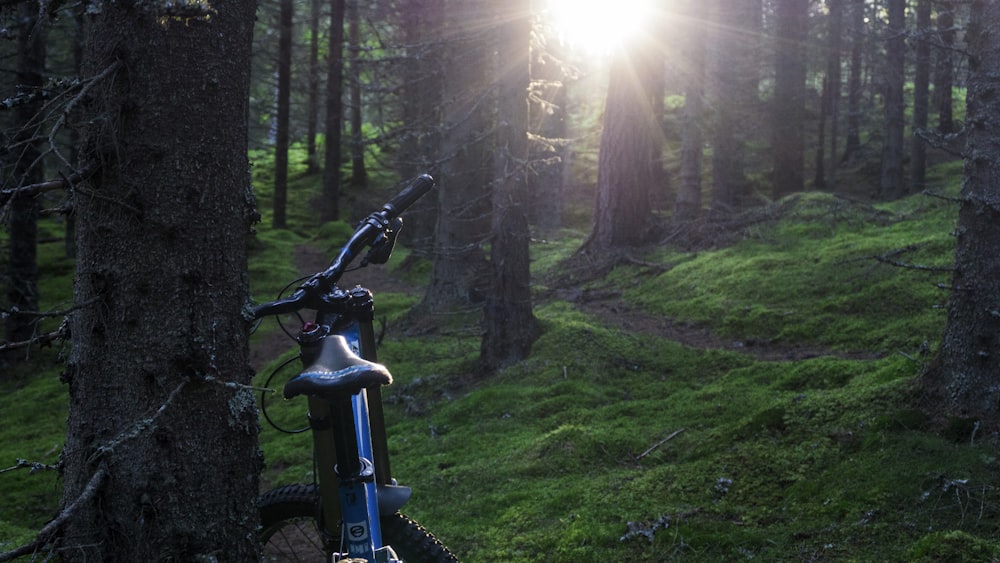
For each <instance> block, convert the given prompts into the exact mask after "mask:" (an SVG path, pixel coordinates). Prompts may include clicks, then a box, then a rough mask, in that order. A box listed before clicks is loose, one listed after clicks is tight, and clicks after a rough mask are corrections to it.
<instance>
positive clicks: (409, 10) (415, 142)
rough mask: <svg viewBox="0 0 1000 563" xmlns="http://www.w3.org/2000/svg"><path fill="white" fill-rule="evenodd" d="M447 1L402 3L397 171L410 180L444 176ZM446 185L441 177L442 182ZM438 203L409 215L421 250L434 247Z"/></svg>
mask: <svg viewBox="0 0 1000 563" xmlns="http://www.w3.org/2000/svg"><path fill="white" fill-rule="evenodd" d="M443 4H444V2H443V0H405V1H404V2H402V3H401V4H400V12H401V18H402V19H403V20H404V21H406V22H407V25H406V26H404V27H403V30H402V31H403V41H404V42H405V44H406V46H407V47H406V58H407V62H406V64H404V65H403V68H402V70H401V72H402V76H403V95H404V96H405V100H406V101H405V103H403V104H402V108H401V110H402V127H403V131H402V134H401V139H400V142H399V157H398V158H397V160H396V166H397V169H398V170H399V173H400V175H401V176H402V177H404V178H409V177H412V176H416V175H418V174H422V173H425V172H429V173H431V174H433V175H434V176H435V177H438V176H440V174H438V172H439V169H438V159H440V158H442V151H441V129H440V127H441V122H442V117H441V116H442V97H443V93H444V90H443V84H444V82H443V74H442V73H443V72H444V69H443V66H444V61H445V60H446V59H447V55H446V53H445V49H446V48H445V47H444V46H443V42H442V41H440V40H439V38H440V37H441V35H442V27H443V26H442V23H443V22H444V15H443V10H444V5H443ZM438 179H439V180H440V178H438ZM438 212H439V209H438V204H437V201H435V198H431V197H425V198H422V199H420V200H419V201H417V203H416V204H414V206H413V207H411V208H410V210H409V211H408V212H407V213H406V233H407V234H406V238H407V240H408V241H410V242H411V244H413V245H414V246H415V247H416V248H430V247H432V246H433V244H434V243H433V241H434V237H435V234H434V233H435V228H436V224H437V220H438Z"/></svg>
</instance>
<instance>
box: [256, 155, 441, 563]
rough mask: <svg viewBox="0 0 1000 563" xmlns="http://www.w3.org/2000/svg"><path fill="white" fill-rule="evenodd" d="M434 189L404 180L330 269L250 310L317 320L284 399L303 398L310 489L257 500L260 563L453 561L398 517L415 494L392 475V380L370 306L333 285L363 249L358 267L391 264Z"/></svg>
mask: <svg viewBox="0 0 1000 563" xmlns="http://www.w3.org/2000/svg"><path fill="white" fill-rule="evenodd" d="M433 187H434V180H433V178H431V177H430V176H428V175H426V174H424V175H422V176H418V177H416V178H413V179H412V180H410V181H409V182H407V183H406V185H405V187H404V188H403V189H402V190H401V191H400V192H399V193H398V194H397V195H396V196H395V197H393V198H392V199H391V200H390V201H389V202H388V203H386V204H385V205H384V206H383V207H382V209H381V210H379V211H376V212H373V213H371V214H370V215H368V217H367V218H366V219H364V220H363V221H362V222H361V223H360V224H359V225H358V227H357V229H356V230H355V232H354V234H353V235H352V236H351V237H350V239H349V240H348V242H347V243H346V244H345V245H344V246H343V248H341V250H340V252H339V253H338V255H337V256H336V258H335V259H334V260H333V262H332V263H331V264H330V266H329V267H328V268H327V269H326V270H324V271H322V272H317V273H316V274H313V275H312V276H310V277H308V279H306V281H305V282H304V283H302V284H301V285H300V286H299V287H298V289H296V290H295V291H294V292H293V293H292V294H291V295H290V296H288V297H284V298H280V297H279V298H278V299H277V300H275V301H271V302H268V303H264V304H262V305H259V306H257V307H255V308H254V309H253V311H252V315H253V318H254V319H256V320H259V319H262V318H263V317H265V316H270V315H284V314H289V313H295V314H298V313H299V311H301V310H314V311H315V312H316V314H315V320H314V321H308V322H304V323H303V325H302V328H301V329H300V330H299V331H298V333H297V334H295V335H294V336H293V338H295V340H296V341H297V342H298V344H299V347H300V357H301V359H302V363H303V366H304V369H303V370H302V372H301V373H300V374H298V375H297V376H295V377H293V378H291V379H289V380H288V381H287V382H286V383H285V385H284V392H283V394H284V397H285V398H286V399H290V398H292V397H295V396H299V395H304V396H306V397H307V400H308V405H309V413H308V428H307V429H308V430H310V431H311V432H312V437H313V453H314V483H311V484H300V485H287V486H284V487H280V488H277V489H274V490H271V491H269V492H267V493H265V494H264V495H263V496H262V497H261V499H260V518H261V526H262V529H261V536H260V539H261V543H262V545H263V546H264V560H266V561H300V560H301V561H319V560H322V561H348V560H350V561H352V562H353V561H368V562H376V561H377V562H379V563H398V562H401V561H402V562H405V563H446V562H455V561H457V558H456V557H455V555H454V554H453V553H452V552H451V551H450V550H448V548H446V547H445V546H444V545H443V544H442V543H441V542H440V541H438V540H437V538H435V537H434V536H433V535H432V534H431V533H430V532H428V531H427V530H426V529H424V528H423V527H422V526H420V525H419V524H417V523H416V522H415V521H413V520H412V519H410V518H408V517H407V516H405V515H403V514H402V513H400V512H399V509H400V508H402V506H403V505H404V504H405V503H406V502H407V500H408V499H409V497H410V492H411V491H410V489H409V488H408V487H403V486H400V485H398V484H397V483H396V481H395V480H394V479H393V478H392V476H391V472H390V466H389V455H388V445H387V441H386V428H385V420H384V415H383V410H382V392H381V387H382V386H383V385H388V384H390V383H391V382H392V375H391V374H390V373H389V371H388V370H387V369H386V368H385V366H383V365H381V364H379V363H377V355H376V350H375V348H376V340H375V334H374V329H373V324H372V321H373V319H374V298H373V295H372V293H371V292H370V291H369V290H367V289H365V288H362V287H360V286H356V287H354V288H352V289H348V290H345V289H342V288H340V287H339V286H338V285H337V284H338V282H339V281H340V278H341V276H342V275H343V274H344V273H345V272H346V271H347V267H348V265H350V263H351V262H352V261H353V260H354V259H355V258H356V257H357V256H358V255H359V254H360V253H361V252H362V251H364V250H366V249H367V250H368V252H367V254H366V255H365V257H364V258H363V259H362V261H361V266H360V267H364V266H367V265H369V264H384V263H385V262H386V261H388V259H389V255H390V254H391V252H392V250H393V246H394V244H395V241H396V236H397V235H398V233H399V229H400V228H401V226H402V218H401V217H400V214H401V213H402V212H403V211H404V210H405V209H406V208H408V207H409V206H410V205H412V204H413V203H414V202H415V201H416V200H417V199H419V198H420V197H421V196H422V195H424V194H425V193H426V192H428V191H429V190H430V189H431V188H433ZM293 283H294V282H293ZM299 318H300V319H301V315H300V316H299ZM286 332H288V331H286ZM289 335H290V336H292V335H291V334H289ZM272 375H273V374H272ZM261 399H262V403H261V404H262V410H263V404H264V403H263V399H264V397H263V396H262V398H261ZM264 414H265V418H267V413H266V411H265V413H264ZM268 420H269V421H270V419H268ZM272 424H273V422H272Z"/></svg>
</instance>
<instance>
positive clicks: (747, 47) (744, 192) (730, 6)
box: [708, 0, 762, 214]
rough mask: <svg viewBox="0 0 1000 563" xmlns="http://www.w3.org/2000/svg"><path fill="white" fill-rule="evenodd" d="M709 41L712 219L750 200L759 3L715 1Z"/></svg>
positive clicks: (755, 113) (751, 0)
mask: <svg viewBox="0 0 1000 563" xmlns="http://www.w3.org/2000/svg"><path fill="white" fill-rule="evenodd" d="M711 5H712V6H713V16H712V29H713V36H712V38H711V39H710V40H709V45H710V48H711V49H712V50H711V52H710V53H709V57H710V60H711V62H710V64H709V76H708V81H709V84H708V87H709V103H710V105H711V107H712V108H713V109H714V111H715V119H714V122H713V129H712V133H711V137H710V139H709V143H710V144H711V146H712V203H711V210H712V212H713V213H723V214H725V213H732V212H734V211H738V210H739V209H740V208H742V207H743V206H744V205H745V204H746V203H747V201H748V200H749V197H750V186H749V182H748V181H747V177H746V165H747V162H746V161H747V141H748V137H749V135H750V134H751V132H752V131H753V130H754V129H755V128H756V127H757V126H756V125H754V122H755V121H756V120H757V113H758V110H759V108H758V107H757V105H758V94H757V91H758V87H759V81H760V75H759V72H760V71H759V69H758V62H757V58H758V54H759V49H758V38H759V37H760V32H761V9H762V6H761V0H741V1H739V2H732V1H730V0H714V1H713V2H712V4H711Z"/></svg>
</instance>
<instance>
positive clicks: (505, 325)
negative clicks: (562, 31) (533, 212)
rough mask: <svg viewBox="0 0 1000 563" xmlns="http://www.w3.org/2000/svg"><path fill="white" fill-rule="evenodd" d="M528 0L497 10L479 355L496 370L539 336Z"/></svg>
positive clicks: (514, 359) (516, 358) (518, 357)
mask: <svg viewBox="0 0 1000 563" xmlns="http://www.w3.org/2000/svg"><path fill="white" fill-rule="evenodd" d="M530 8H531V5H530V1H529V0H520V1H519V2H510V3H507V4H505V5H504V9H502V10H500V11H499V12H500V13H499V14H498V16H499V17H498V21H499V22H500V23H499V27H500V29H499V34H498V36H499V37H498V44H497V63H496V66H495V68H496V70H497V86H498V92H497V95H498V100H497V102H498V103H497V122H498V124H499V125H498V127H497V151H496V152H497V157H496V174H495V176H496V180H495V182H496V187H495V188H494V190H493V220H492V235H491V237H490V241H491V245H490V270H491V272H492V275H491V276H490V279H491V281H492V285H491V286H490V292H489V295H487V297H486V307H485V311H484V326H485V328H486V331H485V334H483V340H482V346H481V347H480V354H479V360H480V363H481V364H482V366H483V367H484V368H485V369H487V370H495V369H499V368H501V367H504V366H507V365H510V364H513V363H515V362H518V361H520V360H523V359H524V358H526V357H527V356H528V353H529V352H531V345H532V344H533V343H534V341H535V339H536V338H537V337H538V321H537V320H536V319H535V315H534V314H533V313H532V310H531V287H530V285H531V284H530V281H531V274H530V271H529V266H530V257H529V254H528V241H529V240H530V238H531V233H530V232H529V231H528V217H527V210H526V209H525V207H526V206H525V199H526V198H527V195H528V194H527V188H528V180H527V165H528V83H529V81H530V77H529V58H528V54H529V49H528V47H529V45H530V44H531V20H530V19H529V16H530V13H531V9H530Z"/></svg>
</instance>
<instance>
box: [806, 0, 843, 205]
mask: <svg viewBox="0 0 1000 563" xmlns="http://www.w3.org/2000/svg"><path fill="white" fill-rule="evenodd" d="M826 8H827V17H826V24H827V25H826V70H825V73H824V77H823V94H822V100H821V105H820V117H819V132H818V135H817V137H818V140H819V142H818V143H817V146H816V170H815V179H814V180H813V183H814V184H815V185H816V187H817V188H826V189H830V188H834V187H835V186H836V178H837V165H838V164H839V154H838V152H837V151H838V143H839V135H840V98H841V96H840V90H841V86H842V84H841V82H842V80H841V75H842V72H841V66H842V65H843V61H842V55H843V53H842V49H843V27H844V25H843V24H844V0H826ZM827 122H829V124H830V142H829V148H830V150H829V152H827V150H826V146H827V145H826V124H827ZM827 157H829V163H827V161H826V159H827Z"/></svg>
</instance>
